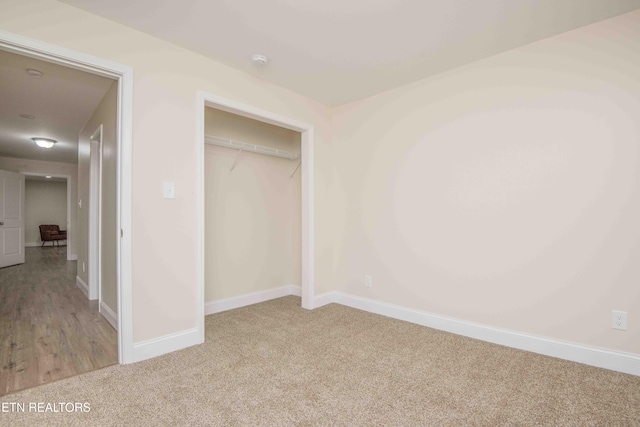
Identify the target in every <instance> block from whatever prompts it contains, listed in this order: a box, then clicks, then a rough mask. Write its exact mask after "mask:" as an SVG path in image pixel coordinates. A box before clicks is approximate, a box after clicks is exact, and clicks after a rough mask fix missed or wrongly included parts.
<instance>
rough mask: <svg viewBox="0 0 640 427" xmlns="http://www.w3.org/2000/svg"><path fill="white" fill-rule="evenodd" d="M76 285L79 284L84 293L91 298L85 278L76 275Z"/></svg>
mask: <svg viewBox="0 0 640 427" xmlns="http://www.w3.org/2000/svg"><path fill="white" fill-rule="evenodd" d="M76 285H78V287H79V288H80V290H81V291H82V293H83V294H84V295H85V296H86V297H87V299H89V285H87V284H86V283H84V280H82V279H81V278H80V276H76Z"/></svg>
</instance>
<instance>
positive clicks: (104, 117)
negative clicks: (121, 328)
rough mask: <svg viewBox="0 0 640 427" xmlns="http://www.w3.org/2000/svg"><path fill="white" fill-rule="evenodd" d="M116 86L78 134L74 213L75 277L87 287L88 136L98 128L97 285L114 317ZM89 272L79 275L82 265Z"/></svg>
mask: <svg viewBox="0 0 640 427" xmlns="http://www.w3.org/2000/svg"><path fill="white" fill-rule="evenodd" d="M117 102H118V84H117V82H114V83H113V84H112V85H111V87H110V88H109V90H108V91H107V93H105V95H104V97H103V98H102V101H100V104H99V105H98V107H97V108H96V109H95V111H94V112H93V114H92V115H91V118H90V119H89V121H87V123H86V124H85V125H84V127H83V128H82V130H81V131H80V138H79V144H78V182H79V186H78V200H80V199H82V207H81V208H79V209H78V224H79V227H78V236H79V240H78V241H79V243H78V276H80V278H82V280H84V282H85V283H87V284H88V283H89V277H88V274H89V269H90V268H91V266H90V262H89V208H90V194H89V189H90V181H91V179H90V160H91V142H90V139H91V136H92V135H93V134H94V133H95V132H96V130H98V128H99V127H100V125H102V195H101V200H100V209H101V221H102V224H101V228H102V234H101V246H100V263H101V271H100V284H101V288H100V289H101V293H102V295H101V300H102V301H103V302H104V303H105V304H107V306H109V308H110V309H111V310H112V311H113V312H114V313H118V289H117V263H116V254H117V252H116V251H117V243H118V240H117V239H118V227H117V219H118V218H117V206H116V203H117V194H116V191H117V186H116V178H117V171H118V169H117V168H118V158H117V146H116V144H117V136H116V131H117V112H118V104H117ZM83 262H84V263H86V265H87V266H89V268H87V269H86V270H85V271H84V272H83V271H82V263H83Z"/></svg>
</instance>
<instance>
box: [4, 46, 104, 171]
mask: <svg viewBox="0 0 640 427" xmlns="http://www.w3.org/2000/svg"><path fill="white" fill-rule="evenodd" d="M27 69H36V70H39V71H41V72H42V73H43V74H42V76H41V77H31V76H29V75H28V74H27ZM112 83H113V80H111V79H108V78H106V77H100V76H96V75H94V74H90V73H86V72H84V71H79V70H75V69H72V68H67V67H62V66H60V65H56V64H52V63H49V62H44V61H41V60H38V59H34V58H29V57H26V56H21V55H17V54H14V53H10V52H6V51H3V50H0V99H1V100H2V102H0V157H16V158H21V159H32V160H47V161H52V162H63V163H77V161H78V135H79V134H80V130H81V129H82V127H83V126H84V125H85V123H86V122H87V121H88V120H89V118H90V117H91V115H92V114H93V111H94V110H95V109H96V107H97V106H98V104H100V101H101V100H102V97H103V96H104V94H105V93H106V91H107V89H109V87H110V86H111V84H112ZM21 114H24V115H32V116H35V118H34V119H26V118H23V117H20V115H21ZM32 137H44V138H50V139H55V140H56V141H58V143H56V144H55V145H54V146H53V148H49V149H45V148H40V147H38V146H37V145H36V144H35V143H34V142H33V141H32V140H31V138H32Z"/></svg>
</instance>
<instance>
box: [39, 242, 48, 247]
mask: <svg viewBox="0 0 640 427" xmlns="http://www.w3.org/2000/svg"><path fill="white" fill-rule="evenodd" d="M45 243H47V242H46V241H44V240H43V241H42V246H40V247H41V248H44V244H45Z"/></svg>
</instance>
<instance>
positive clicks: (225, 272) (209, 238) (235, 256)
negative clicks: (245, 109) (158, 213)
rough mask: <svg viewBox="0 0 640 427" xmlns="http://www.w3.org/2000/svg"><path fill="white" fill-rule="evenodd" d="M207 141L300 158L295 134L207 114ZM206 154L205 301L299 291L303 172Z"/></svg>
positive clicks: (276, 161) (213, 150)
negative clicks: (282, 289) (253, 146)
mask: <svg viewBox="0 0 640 427" xmlns="http://www.w3.org/2000/svg"><path fill="white" fill-rule="evenodd" d="M205 133H206V134H207V135H214V136H219V137H222V138H228V139H234V140H238V141H243V142H248V143H251V144H257V145H262V146H266V147H272V148H278V149H282V150H287V151H292V152H297V153H300V133H298V132H294V131H291V130H288V129H283V128H280V127H276V126H272V125H268V124H265V123H261V122H258V121H255V120H251V119H247V118H244V117H240V116H237V115H234V114H230V113H226V112H223V111H220V110H214V109H212V108H207V110H206V115H205ZM236 154H237V150H232V149H229V148H223V147H217V146H212V145H207V146H206V147H205V202H206V205H205V230H206V237H205V265H206V266H205V281H206V282H205V283H206V284H205V301H207V302H210V301H216V300H220V299H224V298H231V297H236V296H239V295H244V294H249V293H254V292H259V291H264V290H268V289H273V288H278V287H281V286H286V285H296V286H300V284H301V274H302V273H301V254H300V212H301V205H300V190H301V188H300V175H301V174H300V170H299V169H298V171H296V173H295V175H294V176H293V177H292V178H289V176H290V175H291V172H293V169H294V168H295V166H296V165H297V162H298V161H297V160H295V161H292V160H288V159H282V158H278V157H272V156H266V155H263V154H257V153H251V152H243V153H241V154H240V155H239V156H238V160H237V162H236V163H235V167H234V169H233V171H230V168H231V166H232V165H233V163H234V159H235V158H236Z"/></svg>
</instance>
